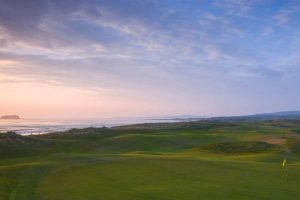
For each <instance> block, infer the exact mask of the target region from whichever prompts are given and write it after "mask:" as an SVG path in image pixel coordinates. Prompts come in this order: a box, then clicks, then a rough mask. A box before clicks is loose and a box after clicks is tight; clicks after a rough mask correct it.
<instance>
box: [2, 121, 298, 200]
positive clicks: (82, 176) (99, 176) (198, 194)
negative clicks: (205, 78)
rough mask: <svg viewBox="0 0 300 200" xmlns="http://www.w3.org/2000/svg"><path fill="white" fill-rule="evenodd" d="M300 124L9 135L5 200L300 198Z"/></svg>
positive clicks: (5, 138)
mask: <svg viewBox="0 0 300 200" xmlns="http://www.w3.org/2000/svg"><path fill="white" fill-rule="evenodd" d="M299 124H300V123H299V121H292V120H289V121H267V122H243V121H239V122H216V121H205V122H192V123H176V124H150V125H133V126H126V127H118V128H113V129H92V128H91V129H84V130H72V131H69V132H67V133H64V134H49V135H43V136H36V137H26V138H23V137H18V136H15V135H13V134H12V135H6V136H5V135H2V136H0V156H1V160H0V199H4V200H5V199H10V200H13V199H24V200H25V199H26V200H28V199H30V200H34V199H38V200H48V199H49V200H50V199H51V200H52V199H55V200H56V199H57V200H60V199H62V200H68V199H72V200H76V199H97V200H98V199H104V200H110V199H111V200H115V199H116V200H119V199H122V200H126V199H128V200H129V199H130V200H133V199H139V200H143V199H164V200H168V199H191V200H193V199H298V197H299V195H300V190H299V189H298V185H299V184H300V162H299V161H300V155H299V152H300V150H299V149H300V148H299V146H300V145H299V144H300V143H299V142H298V135H297V134H298V133H299V132H298V130H300V125H299ZM266 138H267V139H268V138H273V139H274V138H275V139H276V138H285V139H286V140H285V142H284V143H280V144H268V143H265V142H263V141H266ZM270 141H271V140H270ZM272 141H273V140H272ZM285 152H288V153H285ZM284 154H286V155H287V156H288V157H289V182H288V183H287V182H286V180H285V174H284V170H283V167H282V166H281V161H282V159H283V157H284Z"/></svg>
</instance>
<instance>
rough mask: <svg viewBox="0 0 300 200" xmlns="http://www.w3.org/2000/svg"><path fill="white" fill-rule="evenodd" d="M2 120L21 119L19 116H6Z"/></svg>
mask: <svg viewBox="0 0 300 200" xmlns="http://www.w3.org/2000/svg"><path fill="white" fill-rule="evenodd" d="M0 119H21V118H20V117H19V116H18V115H4V116H2V117H0Z"/></svg>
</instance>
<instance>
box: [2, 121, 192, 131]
mask: <svg viewBox="0 0 300 200" xmlns="http://www.w3.org/2000/svg"><path fill="white" fill-rule="evenodd" d="M179 121H186V120H183V119H147V118H128V119H120V118H110V119H101V120H46V119H20V120H0V133H3V132H7V131H14V132H16V133H18V134H21V135H31V134H44V133H51V132H59V131H67V130H70V129H72V128H87V127H95V128H96V127H103V126H106V127H112V126H120V125H127V124H139V123H155V122H179Z"/></svg>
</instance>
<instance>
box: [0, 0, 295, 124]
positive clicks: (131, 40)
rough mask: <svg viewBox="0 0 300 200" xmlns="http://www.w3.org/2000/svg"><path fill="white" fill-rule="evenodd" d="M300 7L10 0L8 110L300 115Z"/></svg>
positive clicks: (0, 111) (27, 114)
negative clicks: (284, 113) (295, 113)
mask: <svg viewBox="0 0 300 200" xmlns="http://www.w3.org/2000/svg"><path fill="white" fill-rule="evenodd" d="M299 11H300V3H299V2H297V1H273V0H258V1H256V0H254V1H244V0H241V1H238V0H214V1H201V0H199V1H198V0H191V1H177V0H176V1H173V0H166V1H157V0H145V1H137V0H122V1H121V0H112V1H102V0H88V1H84V0H79V1H71V0H28V1H27V0H26V1H25V0H0V94H1V95H0V116H1V115H7V114H18V115H20V116H22V117H24V118H65V119H67V118H72V119H73V118H78V119H84V118H106V117H142V116H144V117H145V116H179V115H194V116H220V115H242V114H253V113H262V112H276V111H284V110H300V92H299V88H300V65H299V64H300V57H299V52H300V28H299V27H300V26H299V25H300V24H299V23H300V16H299V15H298V13H299Z"/></svg>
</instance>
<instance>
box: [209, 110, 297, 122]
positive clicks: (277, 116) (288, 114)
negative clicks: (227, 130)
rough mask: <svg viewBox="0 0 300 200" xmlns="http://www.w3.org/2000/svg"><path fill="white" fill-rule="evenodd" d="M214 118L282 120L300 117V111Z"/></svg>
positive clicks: (215, 118)
mask: <svg viewBox="0 0 300 200" xmlns="http://www.w3.org/2000/svg"><path fill="white" fill-rule="evenodd" d="M210 119H213V120H280V119H300V111H283V112H274V113H262V114H254V115H245V116H224V117H212V118H210Z"/></svg>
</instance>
